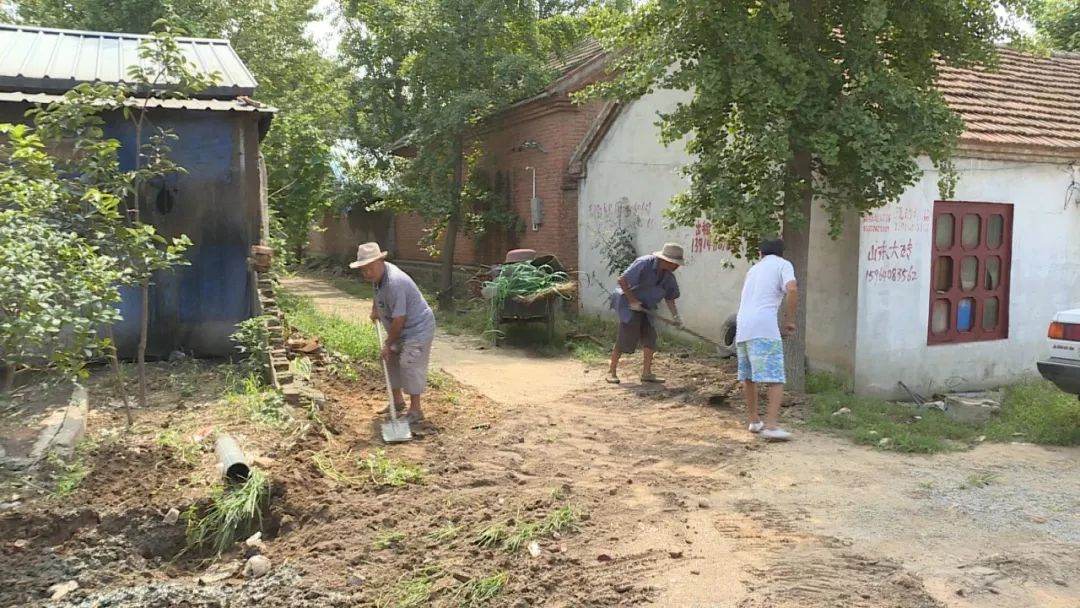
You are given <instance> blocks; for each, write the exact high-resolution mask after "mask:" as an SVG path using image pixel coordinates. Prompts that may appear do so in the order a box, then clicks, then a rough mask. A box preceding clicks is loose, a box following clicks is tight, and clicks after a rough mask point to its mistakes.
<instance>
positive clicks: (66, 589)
mask: <svg viewBox="0 0 1080 608" xmlns="http://www.w3.org/2000/svg"><path fill="white" fill-rule="evenodd" d="M78 588H79V582H78V581H68V582H66V583H57V584H55V585H53V586H52V587H49V591H48V593H49V599H51V600H52V601H54V602H55V601H57V600H60V599H63V598H64V596H66V595H67V594H69V593H71V592H72V591H75V590H76V589H78Z"/></svg>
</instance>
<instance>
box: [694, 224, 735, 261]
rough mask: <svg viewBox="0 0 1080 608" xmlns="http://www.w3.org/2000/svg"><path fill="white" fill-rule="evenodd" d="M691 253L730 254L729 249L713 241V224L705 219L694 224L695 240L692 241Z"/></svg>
mask: <svg viewBox="0 0 1080 608" xmlns="http://www.w3.org/2000/svg"><path fill="white" fill-rule="evenodd" d="M690 251H691V252H693V253H707V252H710V251H720V252H723V253H730V250H729V249H728V248H727V247H725V246H723V245H720V244H718V243H716V241H714V240H713V238H712V222H710V221H709V220H704V219H699V220H698V221H697V222H696V223H695V224H694V239H693V240H692V241H690Z"/></svg>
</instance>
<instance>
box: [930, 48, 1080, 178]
mask: <svg viewBox="0 0 1080 608" xmlns="http://www.w3.org/2000/svg"><path fill="white" fill-rule="evenodd" d="M999 57H1000V69H999V70H997V71H989V70H985V69H956V68H951V67H947V66H943V67H942V68H941V71H940V77H939V80H938V89H939V90H940V91H941V92H942V94H944V96H945V100H946V101H947V102H948V103H949V106H950V107H951V108H952V109H953V110H954V111H955V112H957V113H958V114H960V116H961V117H962V118H963V119H964V123H965V124H966V126H967V130H966V131H965V132H964V134H963V136H962V137H961V145H962V146H968V147H971V146H975V147H983V148H1014V149H1015V148H1025V149H1029V150H1032V151H1038V152H1041V153H1045V154H1050V155H1072V156H1074V157H1077V156H1078V155H1080V53H1055V54H1053V55H1052V56H1050V57H1036V56H1033V55H1029V54H1026V53H1021V52H1018V51H1014V50H1011V49H1007V48H1001V49H999Z"/></svg>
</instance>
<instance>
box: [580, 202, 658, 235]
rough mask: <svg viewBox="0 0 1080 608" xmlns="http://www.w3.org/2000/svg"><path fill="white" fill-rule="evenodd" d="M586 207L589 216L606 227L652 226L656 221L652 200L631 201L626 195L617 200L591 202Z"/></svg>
mask: <svg viewBox="0 0 1080 608" xmlns="http://www.w3.org/2000/svg"><path fill="white" fill-rule="evenodd" d="M586 209H587V211H588V214H589V217H590V218H593V219H594V220H595V221H596V222H597V223H598V224H599V225H600V226H601V227H602V228H604V229H607V228H615V227H622V228H631V227H638V226H645V227H652V226H653V224H654V223H655V221H656V219H655V218H654V217H653V216H652V202H651V201H638V202H630V199H628V198H626V197H625V196H624V197H622V198H620V199H618V200H616V201H607V202H591V203H589V204H588V206H587V207H586Z"/></svg>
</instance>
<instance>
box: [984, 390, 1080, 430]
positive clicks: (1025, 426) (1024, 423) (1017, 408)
mask: <svg viewBox="0 0 1080 608" xmlns="http://www.w3.org/2000/svg"><path fill="white" fill-rule="evenodd" d="M986 436H987V438H989V439H992V440H995V441H1016V440H1017V438H1018V437H1019V438H1023V440H1024V441H1030V442H1032V443H1041V444H1047V445H1080V400H1078V399H1077V398H1076V395H1070V394H1068V393H1064V392H1062V391H1061V390H1059V389H1058V388H1057V387H1056V386H1054V385H1053V384H1051V383H1050V382H1046V381H1044V380H1037V381H1031V382H1025V383H1023V384H1017V385H1015V386H1011V387H1008V388H1006V389H1005V398H1004V400H1003V403H1002V404H1001V414H1000V415H998V416H997V417H996V418H995V419H994V420H991V421H990V424H988V425H987V427H986Z"/></svg>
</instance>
